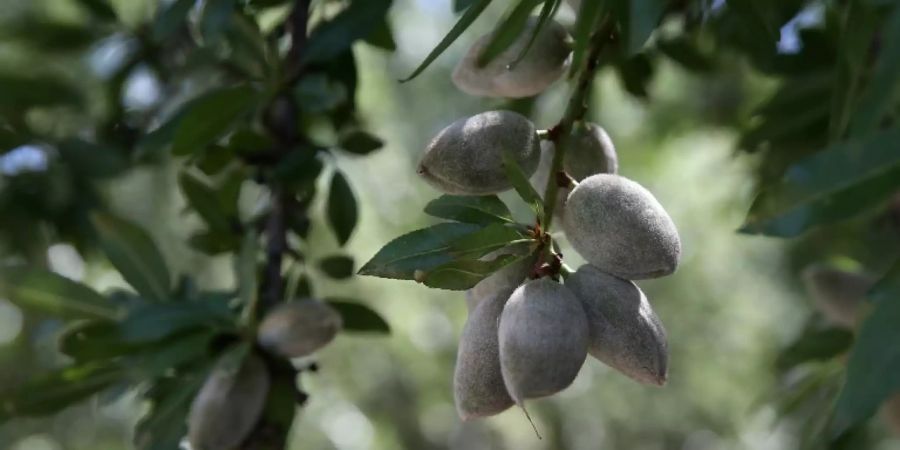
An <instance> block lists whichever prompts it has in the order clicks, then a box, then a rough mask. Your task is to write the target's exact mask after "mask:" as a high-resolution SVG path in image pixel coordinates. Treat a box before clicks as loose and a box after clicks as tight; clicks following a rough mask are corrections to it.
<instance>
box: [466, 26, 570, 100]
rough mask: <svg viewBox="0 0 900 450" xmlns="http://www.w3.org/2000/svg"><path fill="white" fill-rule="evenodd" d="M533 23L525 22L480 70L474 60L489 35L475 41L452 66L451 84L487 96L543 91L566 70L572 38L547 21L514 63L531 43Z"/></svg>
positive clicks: (531, 94) (521, 95)
mask: <svg viewBox="0 0 900 450" xmlns="http://www.w3.org/2000/svg"><path fill="white" fill-rule="evenodd" d="M537 24H538V19H537V18H536V17H532V18H530V19H528V22H527V24H526V25H525V28H524V29H523V30H522V32H521V33H519V36H518V37H516V39H515V40H514V41H513V42H512V44H510V46H509V47H507V49H506V50H504V51H503V52H502V53H500V54H499V55H497V57H496V58H494V59H493V60H491V62H489V63H488V64H486V65H485V66H484V67H478V58H479V57H480V56H481V54H482V52H483V51H484V49H485V47H487V45H488V43H489V42H490V41H491V37H492V34H488V35H485V36H482V37H481V38H479V39H478V40H477V41H475V43H474V44H472V47H470V48H469V51H468V53H466V55H465V57H463V59H462V60H461V61H460V62H459V64H457V65H456V69H455V70H454V71H453V84H455V85H456V87H458V88H459V89H460V90H461V91H463V92H465V93H467V94H471V95H480V96H488V97H509V98H520V97H531V96H533V95H537V94H540V93H541V92H543V91H544V90H546V89H547V88H548V87H549V86H550V85H551V84H553V82H555V81H556V80H558V79H559V78H560V77H562V75H563V74H564V73H565V72H566V70H567V69H568V67H569V63H570V58H569V55H570V53H571V52H572V38H571V37H570V36H569V33H567V32H566V29H565V28H564V27H563V26H562V25H560V24H559V23H556V22H555V21H552V20H551V21H549V22H547V23H546V24H545V25H544V26H543V27H542V28H541V30H540V32H538V34H537V36H536V37H535V39H534V43H533V44H532V45H531V48H529V49H528V52H527V53H526V54H525V56H524V57H523V58H522V59H521V60H520V61H518V62H516V59H517V58H518V57H519V55H520V54H521V53H522V51H523V50H524V49H525V48H526V47H527V46H528V43H529V42H530V41H531V38H532V35H533V34H534V30H535V29H536V28H537Z"/></svg>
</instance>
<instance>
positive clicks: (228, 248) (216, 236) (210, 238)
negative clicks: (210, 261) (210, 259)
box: [188, 230, 241, 256]
mask: <svg viewBox="0 0 900 450" xmlns="http://www.w3.org/2000/svg"><path fill="white" fill-rule="evenodd" d="M188 245H190V246H191V248H193V249H194V250H197V251H198V252H201V253H205V254H207V255H210V256H215V255H221V254H222V253H228V252H234V251H236V250H238V248H240V245H241V241H240V238H238V237H237V236H236V235H235V234H234V233H232V232H230V231H221V230H215V231H213V230H201V231H198V232H196V233H194V234H192V235H191V236H190V237H189V238H188Z"/></svg>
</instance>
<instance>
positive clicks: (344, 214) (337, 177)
mask: <svg viewBox="0 0 900 450" xmlns="http://www.w3.org/2000/svg"><path fill="white" fill-rule="evenodd" d="M358 214H359V213H358V212H357V206H356V196H354V195H353V190H352V189H351V188H350V183H348V182H347V178H345V177H344V174H343V173H341V172H340V171H335V172H334V176H333V177H332V178H331V190H330V191H329V192H328V224H329V225H331V229H332V230H334V234H335V236H336V237H337V240H338V243H339V244H341V245H344V244H346V243H347V241H348V240H350V235H352V234H353V229H354V228H356V221H357V219H358Z"/></svg>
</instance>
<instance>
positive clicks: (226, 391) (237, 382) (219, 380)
mask: <svg viewBox="0 0 900 450" xmlns="http://www.w3.org/2000/svg"><path fill="white" fill-rule="evenodd" d="M269 385H270V380H269V372H268V370H267V369H266V365H265V363H264V362H263V361H262V360H261V359H260V358H259V357H258V356H256V355H252V354H251V355H250V356H248V357H247V358H246V359H245V360H244V361H243V363H242V364H241V365H240V366H239V367H234V368H229V367H225V364H224V359H223V360H222V361H220V362H219V364H218V365H217V366H216V367H215V368H214V369H213V370H212V372H210V374H209V376H208V377H207V378H206V381H205V382H204V383H203V386H202V387H201V388H200V391H199V392H198V393H197V396H196V397H194V401H193V402H192V403H191V408H190V411H189V412H188V441H189V442H190V443H191V448H192V449H194V450H232V449H235V448H237V447H239V446H240V445H241V443H242V442H243V441H244V440H245V439H247V436H249V435H250V433H251V432H252V431H253V428H254V427H255V426H256V423H257V422H258V421H259V418H260V415H261V414H262V411H263V407H264V406H265V403H266V396H267V395H268V393H269Z"/></svg>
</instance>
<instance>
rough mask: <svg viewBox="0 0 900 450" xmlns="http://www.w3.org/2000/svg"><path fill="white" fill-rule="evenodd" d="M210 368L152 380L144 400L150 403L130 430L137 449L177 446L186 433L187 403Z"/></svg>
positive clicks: (159, 448) (158, 449)
mask: <svg viewBox="0 0 900 450" xmlns="http://www.w3.org/2000/svg"><path fill="white" fill-rule="evenodd" d="M210 366H211V364H210V365H204V366H201V367H199V368H196V369H194V370H191V371H188V372H179V373H178V376H177V377H171V378H163V379H160V380H158V381H156V382H155V383H154V384H153V385H152V387H151V388H150V389H149V390H148V392H147V393H146V394H145V395H144V398H145V399H147V400H149V401H150V411H149V412H147V414H146V415H144V417H142V418H141V420H140V422H138V424H137V427H136V428H135V431H134V446H135V448H136V449H137V450H172V449H176V448H178V447H179V444H180V442H181V439H182V438H183V437H184V436H185V434H187V422H186V421H185V417H186V416H187V413H188V409H189V408H190V405H191V400H192V399H193V398H194V396H195V395H196V394H197V391H199V390H200V386H201V385H202V384H203V381H204V380H205V379H206V374H207V373H208V371H209V367H210Z"/></svg>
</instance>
